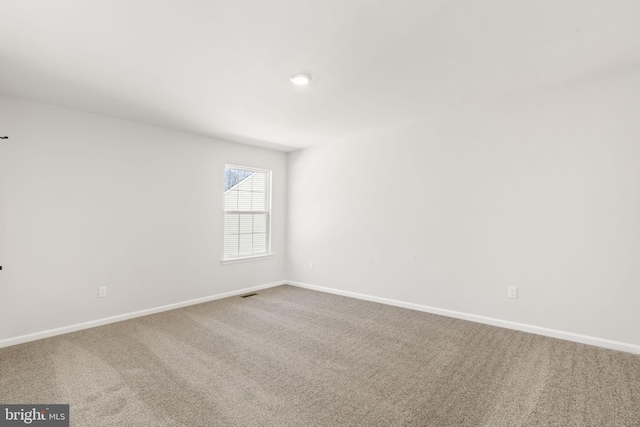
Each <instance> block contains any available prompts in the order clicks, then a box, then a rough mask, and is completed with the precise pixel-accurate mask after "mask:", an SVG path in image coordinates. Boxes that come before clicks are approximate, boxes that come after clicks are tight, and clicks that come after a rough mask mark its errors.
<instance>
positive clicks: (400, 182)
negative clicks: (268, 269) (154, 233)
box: [288, 70, 640, 345]
mask: <svg viewBox="0 0 640 427" xmlns="http://www.w3.org/2000/svg"><path fill="white" fill-rule="evenodd" d="M631 71H633V70H631ZM634 74H635V75H634ZM638 111H640V78H639V77H638V74H637V73H631V72H630V73H629V74H624V73H620V74H618V75H610V76H606V77H602V78H598V79H592V80H585V81H583V82H581V83H579V84H576V85H573V86H570V87H569V86H567V87H562V88H559V87H558V88H548V89H546V90H541V91H540V93H539V94H537V95H535V96H529V97H523V98H520V99H518V100H511V101H509V102H502V103H494V104H493V105H492V106H484V107H483V108H477V109H468V110H467V111H464V112H458V113H456V114H447V115H443V116H441V117H437V118H433V119H431V120H425V121H422V122H416V123H413V124H411V125H407V126H404V127H399V128H395V129H390V130H387V131H385V132H380V133H377V134H372V135H370V136H368V137H366V138H360V139H357V140H352V141H348V142H347V143H344V144H343V143H334V144H330V145H326V146H319V147H316V148H311V149H306V150H302V151H298V152H294V153H290V155H289V187H288V188H289V194H288V197H289V210H288V212H289V214H288V216H289V222H288V224H289V227H288V269H289V273H288V278H289V279H291V280H293V281H297V282H302V283H307V284H311V285H315V286H323V287H329V288H334V289H338V290H340V291H348V292H356V293H361V294H365V295H369V296H374V297H381V298H389V299H394V300H398V301H403V302H408V303H415V304H420V305H425V306H431V307H436V308H441V309H447V310H455V311H459V312H463V313H470V314H475V315H480V316H487V317H491V318H496V319H503V320H508V321H512V322H521V323H524V324H529V325H534V326H539V327H545V328H552V329H557V330H560V331H566V332H570V333H575V334H584V335H588V336H591V337H598V338H603V339H608V340H614V341H620V342H624V343H630V344H634V345H638V344H640V328H639V327H638V325H640V309H639V306H638V301H640V139H639V136H640V120H639V119H638V114H637V113H638ZM309 262H314V263H315V268H314V269H313V270H312V271H311V270H309V268H308V263H309ZM509 285H514V286H517V287H518V288H519V292H520V295H519V299H517V300H513V299H508V298H507V286H509Z"/></svg>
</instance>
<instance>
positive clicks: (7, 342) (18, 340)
mask: <svg viewBox="0 0 640 427" xmlns="http://www.w3.org/2000/svg"><path fill="white" fill-rule="evenodd" d="M286 283H288V282H286V281H284V280H283V281H280V282H273V283H267V284H264V285H259V286H253V287H250V288H245V289H239V290H237V291H231V292H225V293H222V294H216V295H210V296H208V297H203V298H196V299H192V300H189V301H182V302H178V303H175V304H168V305H163V306H160V307H154V308H148V309H145V310H140V311H134V312H132V313H125V314H119V315H117V316H112V317H106V318H103V319H98V320H91V321H89V322H84V323H78V324H75V325H69V326H63V327H61V328H55V329H48V330H46V331H41V332H35V333H32V334H27V335H21V336H18V337H13V338H6V339H3V340H0V348H3V347H9V346H12V345H17V344H22V343H25V342H29V341H35V340H39V339H43V338H49V337H53V336H55V335H62V334H67V333H69V332H75V331H80V330H82V329H89V328H95V327H96V326H102V325H107V324H109V323H116V322H121V321H123V320H128V319H133V318H136V317H142V316H147V315H149V314H155V313H160V312H162V311H168V310H175V309H176V308H182V307H187V306H189V305H195V304H202V303H203V302H209V301H214V300H217V299H222V298H228V297H233V296H236V295H242V294H246V293H249V292H255V291H259V290H261V289H267V288H272V287H274V286H279V285H284V284H286Z"/></svg>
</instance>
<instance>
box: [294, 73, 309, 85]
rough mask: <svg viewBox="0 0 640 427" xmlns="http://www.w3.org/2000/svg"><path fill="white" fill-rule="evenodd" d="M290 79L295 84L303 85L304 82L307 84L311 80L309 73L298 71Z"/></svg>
mask: <svg viewBox="0 0 640 427" xmlns="http://www.w3.org/2000/svg"><path fill="white" fill-rule="evenodd" d="M291 81H292V82H293V84H296V85H298V86H304V85H306V84H309V82H310V81H311V76H310V75H309V74H303V73H298V74H294V75H293V76H291Z"/></svg>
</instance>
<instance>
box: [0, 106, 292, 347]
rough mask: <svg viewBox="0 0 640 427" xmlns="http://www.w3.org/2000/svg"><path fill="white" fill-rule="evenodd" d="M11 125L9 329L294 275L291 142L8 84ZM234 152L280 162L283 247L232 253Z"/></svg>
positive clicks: (2, 288)
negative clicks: (242, 140)
mask: <svg viewBox="0 0 640 427" xmlns="http://www.w3.org/2000/svg"><path fill="white" fill-rule="evenodd" d="M0 133H1V134H2V135H0V136H3V135H8V136H9V137H10V139H9V140H0V265H2V266H3V270H2V271H0V340H2V339H7V338H13V337H17V336H21V335H24V334H30V333H34V332H40V331H43V330H47V329H53V328H59V327H65V326H68V325H74V324H77V323H81V322H86V321H91V320H96V319H102V318H105V317H110V316H116V315H120V314H125V313H129V312H134V311H137V310H142V309H147V308H153V307H158V306H162V305H166V304H172V303H177V302H182V301H186V300H190V299H195V298H200V297H206V296H210V295H216V294H220V293H224V292H230V291H234V290H239V289H243V288H247V287H251V286H257V285H262V284H265V283H270V282H274V281H280V280H282V279H284V277H285V262H286V260H285V226H286V223H285V221H286V179H287V178H286V173H287V170H286V161H287V158H286V154H285V153H282V152H276V151H270V150H266V149H260V148H254V147H250V146H246V145H241V144H235V143H230V142H224V141H217V140H212V139H209V138H204V137H200V136H196V135H191V134H186V133H181V132H176V131H171V130H167V129H161V128H156V127H151V126H147V125H143V124H139V123H134V122H129V121H124V120H119V119H115V118H109V117H104V116H99V115H94V114H89V113H84V112H79V111H75V110H70V109H65V108H59V107H53V106H49V105H44V104H38V103H33V102H28V101H25V100H20V99H16V98H9V97H0ZM225 163H232V164H238V165H247V166H254V167H259V168H266V169H271V170H273V251H274V253H275V256H274V257H273V258H272V259H267V260H260V261H254V262H248V263H242V264H232V265H222V264H221V263H220V260H221V258H222V246H223V245H222V234H221V233H222V215H221V214H222V201H223V176H224V165H225ZM99 286H107V287H108V293H109V295H108V297H107V298H102V299H98V298H97V292H98V287H99Z"/></svg>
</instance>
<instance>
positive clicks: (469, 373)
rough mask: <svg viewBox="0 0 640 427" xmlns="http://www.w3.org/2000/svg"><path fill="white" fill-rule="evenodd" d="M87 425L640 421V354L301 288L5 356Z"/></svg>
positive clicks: (39, 399) (2, 385) (7, 377)
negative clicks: (68, 405) (65, 404)
mask: <svg viewBox="0 0 640 427" xmlns="http://www.w3.org/2000/svg"><path fill="white" fill-rule="evenodd" d="M0 403H69V404H70V405H71V425H73V426H82V427H84V426H189V427H191V426H434V427H445V426H492V427H497V426H509V427H514V426H563V427H564V426H640V356H637V355H632V354H627V353H622V352H616V351H610V350H604V349H600V348H596V347H591V346H586V345H581V344H575V343H571V342H566V341H561V340H556V339H552V338H545V337H541V336H537V335H530V334H525V333H520V332H515V331H511V330H507V329H501V328H497V327H492V326H487V325H481V324H477V323H472V322H466V321H462V320H456V319H451V318H447V317H442V316H436V315H431V314H427V313H422V312H417V311H411V310H406V309H402V308H397V307H391V306H385V305H381V304H376V303H371V302H365V301H360V300H356V299H351V298H345V297H341V296H336V295H331V294H326V293H321V292H314V291H309V290H305V289H300V288H295V287H291V286H280V287H277V288H272V289H267V290H264V291H260V292H259V293H258V295H256V296H253V297H250V298H244V299H243V298H240V297H234V298H227V299H224V300H219V301H214V302H210V303H206V304H200V305H197V306H192V307H187V308H183V309H179V310H174V311H170V312H165V313H161V314H156V315H152V316H147V317H143V318H138V319H133V320H129V321H125V322H121V323H116V324H112V325H107V326H102V327H99V328H94V329H88V330H85V331H80V332H75V333H72V334H67V335H62V336H58V337H54V338H49V339H45V340H41V341H37V342H32V343H27V344H22V345H18V346H14V347H9V348H5V349H0Z"/></svg>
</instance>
